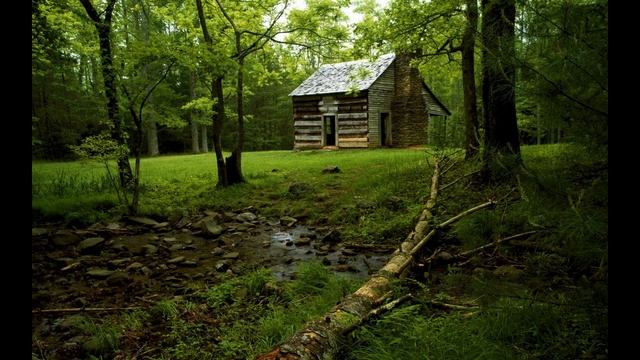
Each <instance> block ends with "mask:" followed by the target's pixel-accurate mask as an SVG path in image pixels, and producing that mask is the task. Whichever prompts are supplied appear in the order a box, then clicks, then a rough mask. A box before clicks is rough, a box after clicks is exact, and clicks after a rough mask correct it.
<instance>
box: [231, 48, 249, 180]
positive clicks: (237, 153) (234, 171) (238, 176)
mask: <svg viewBox="0 0 640 360" xmlns="http://www.w3.org/2000/svg"><path fill="white" fill-rule="evenodd" d="M236 39H237V40H236V41H237V43H238V46H239V41H240V39H239V36H237V38H236ZM243 68H244V59H242V58H240V59H238V81H237V84H236V96H237V100H238V106H237V107H238V109H237V112H238V139H237V142H236V147H235V149H234V150H233V151H232V152H231V156H229V157H228V158H227V180H228V181H229V183H228V184H229V185H232V184H238V183H243V182H245V180H244V177H243V176H242V150H243V148H244V101H243V100H244V84H243V82H244V69H243Z"/></svg>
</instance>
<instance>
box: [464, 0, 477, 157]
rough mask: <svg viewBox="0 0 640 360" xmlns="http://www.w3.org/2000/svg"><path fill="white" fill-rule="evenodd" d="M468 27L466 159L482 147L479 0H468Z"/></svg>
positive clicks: (466, 51)
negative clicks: (477, 50)
mask: <svg viewBox="0 0 640 360" xmlns="http://www.w3.org/2000/svg"><path fill="white" fill-rule="evenodd" d="M465 16H466V18H467V27H466V29H465V31H464V35H463V37H462V46H461V48H462V49H461V51H462V86H463V88H464V120H465V155H464V157H465V159H469V158H472V157H474V156H475V155H476V154H477V153H478V150H479V149H480V140H479V139H480V136H479V134H478V105H477V102H476V101H477V100H476V98H477V97H476V79H475V65H474V59H475V55H474V48H475V34H476V31H477V29H478V3H477V0H466V10H465Z"/></svg>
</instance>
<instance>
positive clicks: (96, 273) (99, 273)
mask: <svg viewBox="0 0 640 360" xmlns="http://www.w3.org/2000/svg"><path fill="white" fill-rule="evenodd" d="M113 273H114V271H113V270H107V269H93V270H89V271H87V275H89V276H92V277H96V278H100V279H104V278H107V277H109V276H110V275H111V274H113Z"/></svg>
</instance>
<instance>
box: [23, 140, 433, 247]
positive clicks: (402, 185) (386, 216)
mask: <svg viewBox="0 0 640 360" xmlns="http://www.w3.org/2000/svg"><path fill="white" fill-rule="evenodd" d="M427 157H428V155H427V154H426V152H425V151H424V150H396V149H393V150H391V149H384V150H372V151H358V150H352V151H348V150H346V151H345V150H341V151H306V152H291V151H265V152H249V153H246V154H244V155H243V159H244V160H243V161H244V162H243V167H244V172H245V176H246V179H247V181H248V183H247V184H242V185H237V186H232V187H230V188H226V189H217V188H216V187H215V183H214V182H215V179H216V173H215V163H214V158H213V155H210V154H207V155H204V154H201V155H182V156H166V157H158V158H147V159H143V160H142V180H141V186H142V199H141V207H140V208H141V212H142V213H143V214H146V215H148V216H154V217H158V218H164V217H167V216H169V215H171V214H173V213H175V212H178V213H183V212H187V213H189V212H195V211H199V210H202V209H207V208H209V209H219V210H226V209H237V208H242V207H246V206H255V207H256V208H258V209H260V210H261V212H262V213H263V214H265V215H267V216H274V217H279V216H294V217H297V218H301V219H307V220H308V221H310V222H313V223H317V224H328V225H334V226H344V227H345V229H344V234H345V236H346V237H347V238H349V237H358V238H361V239H363V240H366V241H379V240H381V239H383V238H387V239H388V238H391V239H393V238H395V237H397V238H401V237H403V236H404V234H405V233H406V232H407V231H408V229H409V228H410V227H411V226H412V221H413V217H414V216H415V214H417V213H418V209H419V207H420V204H421V200H423V199H424V196H425V195H426V194H427V183H428V178H429V176H430V175H429V167H428V165H427ZM331 165H337V166H338V167H339V168H340V169H341V172H340V173H338V174H322V173H321V171H322V169H324V168H325V167H327V166H331ZM112 167H113V168H114V169H115V166H112ZM389 199H391V200H389ZM32 209H33V217H32V218H33V219H34V221H35V222H38V221H45V220H59V221H66V222H68V223H72V224H74V225H76V224H78V225H80V224H91V223H93V222H96V221H98V220H104V219H108V218H110V217H117V216H118V215H119V214H121V213H122V209H121V208H119V207H118V202H117V197H116V194H115V193H114V192H113V191H111V189H110V188H109V183H108V178H107V176H106V174H105V170H104V166H102V165H101V164H97V163H80V162H73V163H34V164H33V165H32Z"/></svg>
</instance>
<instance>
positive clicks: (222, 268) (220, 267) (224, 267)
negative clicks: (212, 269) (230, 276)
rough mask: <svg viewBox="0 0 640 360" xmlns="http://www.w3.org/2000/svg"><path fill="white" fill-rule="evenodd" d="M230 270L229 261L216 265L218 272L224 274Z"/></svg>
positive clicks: (219, 262)
mask: <svg viewBox="0 0 640 360" xmlns="http://www.w3.org/2000/svg"><path fill="white" fill-rule="evenodd" d="M227 269H229V260H220V261H218V262H217V263H216V271H218V272H224V271H227Z"/></svg>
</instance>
